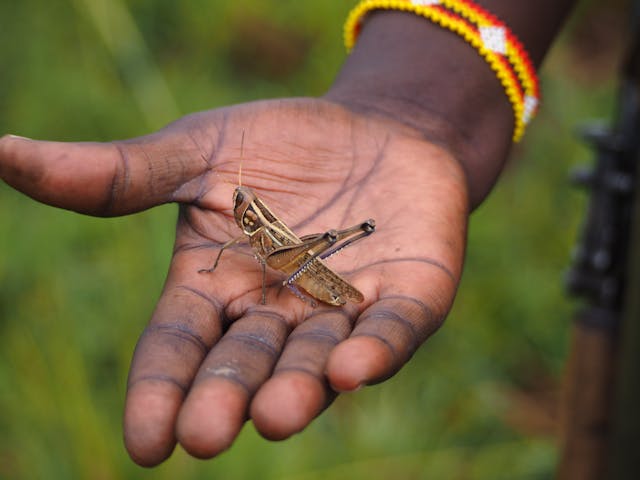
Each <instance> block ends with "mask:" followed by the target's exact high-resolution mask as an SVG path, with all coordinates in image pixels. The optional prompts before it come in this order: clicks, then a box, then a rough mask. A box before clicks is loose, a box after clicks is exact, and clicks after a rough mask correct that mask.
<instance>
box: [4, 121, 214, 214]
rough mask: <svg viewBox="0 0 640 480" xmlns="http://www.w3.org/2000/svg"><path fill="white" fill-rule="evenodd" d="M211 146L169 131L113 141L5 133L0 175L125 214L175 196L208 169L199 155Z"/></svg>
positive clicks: (55, 198)
mask: <svg viewBox="0 0 640 480" xmlns="http://www.w3.org/2000/svg"><path fill="white" fill-rule="evenodd" d="M209 148H212V147H209V146H207V147H202V149H201V148H200V147H195V146H194V145H193V142H188V141H187V140H186V138H185V136H184V135H182V134H175V135H170V134H169V133H167V132H164V133H162V134H160V133H158V134H154V135H149V136H147V137H141V138H139V139H135V140H130V141H127V142H114V143H63V142H48V141H37V140H30V139H26V138H22V137H15V136H11V135H7V136H4V137H2V138H1V139H0V177H1V178H2V179H4V180H5V181H6V182H7V183H8V184H9V185H11V186H13V187H14V188H16V189H18V190H20V191H22V192H23V193H25V194H27V195H29V196H30V197H32V198H34V199H36V200H38V201H41V202H43V203H47V204H49V205H53V206H56V207H61V208H66V209H69V210H74V211H76V212H80V213H86V214H91V215H98V216H113V215H122V214H126V213H132V212H136V211H140V210H144V209H146V208H150V207H152V206H155V205H159V204H162V203H166V202H169V201H171V200H173V199H174V195H175V192H176V191H178V189H180V188H181V187H183V186H184V185H185V184H186V183H187V182H189V180H192V179H193V178H196V177H197V176H198V175H200V174H201V173H202V172H203V171H204V170H205V169H206V167H207V164H206V162H205V161H203V160H202V159H200V158H199V157H200V156H202V155H203V154H204V153H203V151H200V150H208V149H209ZM207 154H208V155H210V151H209V152H208V153H207ZM194 157H195V161H194Z"/></svg>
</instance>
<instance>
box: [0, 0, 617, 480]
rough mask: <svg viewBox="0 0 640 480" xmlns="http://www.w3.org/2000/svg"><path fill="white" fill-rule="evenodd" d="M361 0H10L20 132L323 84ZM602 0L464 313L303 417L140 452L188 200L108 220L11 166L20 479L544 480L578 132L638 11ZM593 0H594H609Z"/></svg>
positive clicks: (530, 143) (11, 450) (573, 49)
mask: <svg viewBox="0 0 640 480" xmlns="http://www.w3.org/2000/svg"><path fill="white" fill-rule="evenodd" d="M353 3H354V2H342V1H327V0H307V1H305V2H300V1H293V0H279V1H276V0H262V1H258V0H219V1H214V0H194V1H191V2H176V1H174V0H171V1H169V0H128V1H124V0H60V1H55V2H51V1H47V0H23V1H21V2H17V1H11V0H0V134H3V133H16V134H20V135H26V136H32V137H36V138H46V139H56V140H113V139H117V138H127V137H132V136H136V135H141V134H144V133H147V132H149V131H152V130H154V129H157V128H159V127H161V126H163V125H164V124H166V123H167V122H169V121H171V120H173V119H175V118H177V117H178V116H180V115H182V114H186V113H189V112H192V111H196V110H203V109H208V108H212V107H217V106H222V105H227V104H230V103H235V102H244V101H248V100H252V99H257V98H265V97H275V96H295V95H319V94H322V93H323V92H324V91H325V89H326V88H327V87H328V86H329V84H330V82H331V79H332V78H333V76H334V75H335V73H336V71H337V70H338V68H339V66H340V64H341V62H342V60H343V59H344V57H345V53H344V50H343V48H342V45H341V24H342V21H343V19H344V17H345V15H346V13H347V11H348V9H349V8H350V6H351V5H352V4H353ZM601 3H605V2H584V3H583V4H582V6H581V8H580V9H579V11H578V12H577V15H575V16H574V18H573V20H572V22H571V23H570V25H569V27H568V28H567V29H566V30H565V33H564V34H563V38H562V39H561V40H560V41H559V42H558V44H557V45H556V47H555V48H554V50H553V51H552V53H551V55H550V57H549V58H548V61H547V63H546V65H545V68H544V69H543V73H542V78H543V91H544V97H545V99H544V107H543V110H542V112H541V114H540V115H539V117H538V119H537V121H535V122H534V123H533V125H532V127H531V128H530V130H529V132H528V134H527V136H526V137H525V140H524V142H523V143H522V145H520V146H518V147H517V148H516V149H515V150H514V153H513V155H512V158H511V162H510V164H509V166H508V168H507V170H506V172H505V174H504V176H503V179H502V182H501V183H500V185H499V186H498V188H497V189H496V190H495V191H494V193H493V194H492V195H491V197H490V198H489V199H488V200H487V201H486V202H485V204H484V205H483V206H482V207H481V208H480V209H479V210H478V211H477V212H476V213H475V214H474V215H473V217H472V221H471V223H472V225H471V231H470V238H469V250H468V259H467V267H466V271H465V275H464V279H463V283H462V286H461V289H460V292H459V294H458V299H457V303H456V305H455V308H454V310H453V312H452V313H451V315H450V318H449V320H448V322H447V324H446V325H445V327H444V328H443V329H442V330H441V331H440V332H438V334H437V335H435V337H433V338H432V339H431V340H430V341H429V342H428V343H427V344H426V345H425V346H424V347H423V348H422V349H421V350H420V351H419V352H418V353H417V354H416V356H415V358H414V360H413V361H412V362H411V363H410V364H409V365H408V366H407V367H406V368H404V369H403V370H402V371H401V372H400V373H399V374H398V375H397V376H396V377H395V378H393V379H391V380H390V381H388V382H386V383H384V384H382V385H379V386H376V387H370V388H366V389H364V390H362V391H360V392H357V393H355V394H350V395H345V396H342V397H341V398H340V399H339V400H338V401H337V402H336V403H335V404H334V405H333V406H332V407H331V408H330V410H329V411H327V412H326V413H324V414H323V415H322V416H321V417H320V418H319V419H318V420H317V421H316V422H315V423H314V424H313V425H312V426H311V427H309V428H308V429H307V430H306V431H304V432H303V433H301V434H299V435H297V436H296V437H294V438H292V439H290V440H288V441H285V442H281V443H271V442H267V441H266V440H263V439H261V438H260V437H259V436H258V435H257V434H256V432H255V431H254V429H253V427H252V426H251V425H250V424H248V425H246V427H245V428H244V430H243V432H242V433H241V435H240V437H239V439H238V441H237V443H236V444H235V445H234V446H233V448H232V449H231V450H230V451H229V452H227V453H225V454H224V455H223V456H221V457H220V458H218V459H215V460H212V461H205V462H203V461H198V460H194V459H191V458H190V457H188V456H187V455H186V454H185V453H184V452H183V451H181V450H180V449H179V448H178V449H177V450H176V452H175V453H174V455H173V457H172V458H171V459H170V460H169V461H167V462H166V463H165V464H163V465H162V466H160V467H158V468H156V469H154V470H152V471H149V470H144V469H142V468H139V467H137V466H136V465H135V464H134V463H133V462H132V461H131V460H130V459H129V458H128V456H127V454H126V452H125V450H124V448H123V446H122V441H121V436H122V433H121V415H122V407H123V398H124V391H125V381H126V375H127V368H128V362H129V359H130V357H131V354H132V350H133V347H134V344H135V341H136V338H137V336H138V334H139V333H140V332H141V330H142V329H143V327H144V325H145V323H146V321H147V318H148V317H149V315H150V312H151V310H152V308H153V306H154V302H155V300H156V298H157V297H158V294H159V291H160V288H161V286H162V282H163V277H164V274H165V271H166V269H167V266H168V262H169V256H170V252H171V247H172V237H173V226H174V221H175V217H176V207H175V206H166V207H162V208H158V209H154V210H152V211H149V212H146V213H143V214H140V215H135V216H131V217H127V218H119V219H106V220H105V219H92V218H88V217H83V216H80V215H77V214H73V213H68V212H64V211H60V210H56V209H52V208H48V207H45V206H42V205H39V204H37V203H35V202H33V201H31V200H29V199H28V198H25V197H23V196H21V195H20V194H18V193H16V192H15V191H13V190H11V189H10V188H9V187H7V186H6V185H4V184H1V183H0V252H2V254H1V255H0V285H1V288H0V478H10V479H14V478H15V479H37V478H42V479H69V478H83V479H84V478H91V479H105V480H106V479H121V478H123V479H126V478H154V479H156V478H160V479H162V478H167V479H174V478H181V479H200V478H224V479H249V478H260V479H286V480H303V479H304V480H315V479H318V480H319V479H346V478H348V479H367V480H376V479H386V478H398V479H420V478H446V479H450V478H451V479H502V478H504V479H519V478H526V479H537V478H548V477H549V476H550V475H551V474H552V472H553V469H554V465H555V462H556V458H557V444H556V421H557V406H556V402H557V396H558V382H559V378H560V376H561V373H562V365H563V361H564V358H565V355H566V345H567V339H568V327H569V325H570V317H571V312H572V310H573V307H574V306H573V305H572V303H571V302H570V301H569V300H567V299H566V297H565V295H564V293H563V290H562V281H561V277H562V272H563V270H564V269H565V268H566V266H567V264H568V258H569V255H570V250H571V245H572V242H573V241H574V239H575V237H576V232H577V229H578V226H579V223H580V218H581V214H582V212H581V209H582V208H583V206H584V197H583V195H582V194H580V193H579V192H577V191H575V190H572V189H571V188H569V186H568V184H567V181H566V173H567V171H568V169H569V168H570V166H572V165H575V164H578V163H582V162H585V161H588V159H589V158H590V157H589V154H588V151H587V150H586V149H585V148H584V147H582V146H581V145H580V144H579V143H578V142H577V141H576V140H575V137H574V135H573V130H574V128H575V126H576V125H577V124H578V123H579V122H580V121H581V120H584V119H587V118H591V117H598V116H605V117H607V116H608V115H609V113H610V111H611V105H612V87H613V86H614V84H615V83H614V76H613V71H614V70H615V65H616V61H617V58H619V51H620V47H621V41H622V40H621V38H622V33H621V32H622V31H623V30H624V28H623V27H624V13H622V10H621V7H620V5H619V3H621V2H609V3H607V5H599V4H601ZM592 4H593V5H592Z"/></svg>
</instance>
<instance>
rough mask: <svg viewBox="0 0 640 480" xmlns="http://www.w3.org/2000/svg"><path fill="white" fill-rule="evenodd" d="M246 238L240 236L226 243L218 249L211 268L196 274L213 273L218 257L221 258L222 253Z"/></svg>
mask: <svg viewBox="0 0 640 480" xmlns="http://www.w3.org/2000/svg"><path fill="white" fill-rule="evenodd" d="M246 238H247V237H245V236H244V235H242V236H241V237H237V238H232V239H231V240H229V241H228V242H226V243H225V244H224V245H222V247H221V248H220V251H219V252H218V256H217V257H216V261H215V262H214V263H213V267H211V268H201V269H200V270H198V273H211V272H213V271H214V270H215V269H216V267H217V266H218V262H219V261H220V257H221V256H222V252H224V251H225V250H226V249H227V248H229V247H230V246H232V245H235V244H236V243H238V242H241V241H242V240H245V239H246Z"/></svg>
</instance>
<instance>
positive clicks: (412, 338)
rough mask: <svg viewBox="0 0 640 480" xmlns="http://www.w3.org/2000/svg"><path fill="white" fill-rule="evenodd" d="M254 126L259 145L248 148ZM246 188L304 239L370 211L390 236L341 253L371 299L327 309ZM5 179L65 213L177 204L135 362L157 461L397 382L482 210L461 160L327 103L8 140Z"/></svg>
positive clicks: (140, 405)
mask: <svg viewBox="0 0 640 480" xmlns="http://www.w3.org/2000/svg"><path fill="white" fill-rule="evenodd" d="M243 132H244V138H245V139H244V146H243V148H242V149H241V138H242V135H243ZM240 164H242V183H243V184H244V185H247V186H249V187H251V188H253V189H254V190H255V191H256V192H257V193H258V195H259V196H260V197H261V198H262V199H263V200H264V201H265V202H266V203H267V205H269V206H270V208H271V209H272V210H273V211H274V212H275V213H276V214H277V215H279V216H280V218H281V219H282V220H283V221H284V222H286V223H287V224H288V225H289V226H290V227H291V228H292V229H293V230H294V231H295V232H296V233H298V234H300V235H304V234H310V233H316V232H323V231H326V230H328V229H330V228H336V229H337V228H345V227H347V226H351V225H354V224H357V223H360V222H362V221H364V220H366V219H367V218H374V219H375V220H376V225H377V229H376V232H375V233H374V234H373V235H371V236H369V237H366V238H365V239H363V240H361V241H360V242H358V243H355V244H354V245H352V246H350V247H349V248H348V249H345V250H344V251H342V252H341V253H340V254H338V255H336V256H335V257H332V258H331V260H329V265H330V266H331V268H332V269H334V270H336V271H339V272H342V273H343V274H344V275H345V276H346V277H347V278H348V280H349V281H350V282H351V283H352V284H353V285H355V286H356V287H357V288H358V289H359V290H361V291H362V292H363V294H364V296H365V301H364V302H363V303H362V304H347V305H346V306H344V307H342V308H337V307H330V306H318V307H316V308H312V307H311V306H310V304H309V303H305V302H303V301H301V300H300V299H298V298H296V297H295V296H294V295H292V294H291V293H290V292H289V291H288V289H286V288H283V287H282V280H283V276H282V275H280V274H278V272H274V271H269V272H268V276H267V284H268V288H267V299H266V305H262V304H261V303H260V301H261V281H262V279H261V269H260V266H259V264H258V262H256V260H255V259H254V258H253V257H252V255H251V252H250V250H249V249H248V247H247V248H245V247H241V246H240V247H233V248H230V249H229V250H227V251H225V253H224V255H223V256H222V258H221V261H220V264H219V266H218V268H217V269H216V270H215V271H214V272H212V273H198V271H199V270H200V269H203V268H209V267H211V265H212V262H213V260H214V258H215V256H216V254H217V252H218V251H219V248H220V246H221V245H222V244H223V243H224V242H226V241H227V240H229V239H230V238H233V237H237V236H238V235H240V233H241V232H240V231H239V229H238V227H237V226H236V224H235V222H234V220H233V213H232V208H231V207H232V204H231V198H232V194H233V190H234V187H235V185H236V183H237V178H238V170H239V168H240ZM0 177H2V178H3V179H4V180H5V181H6V182H7V183H9V184H10V185H12V186H14V187H15V188H17V189H18V190H21V191H22V192H24V193H26V194H27V195H29V196H31V197H33V198H35V199H36V200H39V201H41V202H45V203H47V204H50V205H55V206H58V207H62V208H66V209H70V210H74V211H77V212H82V213H86V214H90V215H98V216H113V215H124V214H128V213H133V212H137V211H140V210H143V209H147V208H151V207H153V206H155V205H159V204H163V203H167V202H177V203H179V204H180V214H179V219H178V224H177V229H176V243H175V249H174V255H173V259H172V262H171V267H170V270H169V273H168V276H167V279H166V284H165V286H164V289H163V292H162V295H161V298H160V300H159V302H158V305H157V307H156V309H155V311H154V313H153V315H152V318H151V320H150V322H149V324H148V326H147V327H146V329H145V330H144V332H143V333H142V335H141V337H140V340H139V342H138V345H137V347H136V350H135V354H134V356H133V360H132V364H131V371H130V375H129V381H128V393H127V400H126V407H125V420H124V430H125V443H126V446H127V449H128V451H129V453H130V454H131V456H132V458H133V459H134V460H135V461H136V462H138V463H139V464H141V465H147V466H151V465H155V464H158V463H160V462H162V461H163V460H164V459H166V458H167V457H168V456H169V455H170V454H171V452H172V450H173V448H174V446H175V444H176V442H180V444H181V445H182V446H183V447H184V448H185V449H186V450H187V451H188V452H189V453H190V454H192V455H194V456H197V457H212V456H215V455H217V454H218V453H220V452H222V451H223V450H225V449H226V448H228V447H229V446H230V445H231V444H232V442H233V440H234V438H235V437H236V435H237V434H238V432H239V431H240V429H241V427H242V425H243V423H244V421H245V420H247V419H248V418H250V419H251V420H252V421H253V422H254V424H255V426H256V428H257V429H258V431H260V432H261V434H262V435H264V436H265V437H266V438H269V439H274V440H277V439H284V438H286V437H288V436H290V435H292V434H294V433H296V432H298V431H300V430H302V429H303V428H304V427H305V426H306V425H308V424H309V423H310V422H311V421H312V420H313V419H314V418H315V417H316V416H317V415H318V414H320V412H321V411H322V410H323V409H324V408H326V407H327V406H328V405H329V404H330V403H331V402H332V400H333V399H334V398H335V396H336V392H344V391H352V390H355V389H357V388H359V387H361V386H363V385H369V384H372V383H376V382H380V381H382V380H384V379H386V378H388V377H390V376H392V375H393V374H394V373H395V372H397V371H398V370H399V369H400V368H401V367H402V365H403V364H404V363H405V362H407V361H408V360H409V359H410V358H411V356H412V354H413V353H414V352H415V350H416V349H417V348H418V346H419V345H420V344H421V343H422V342H424V341H425V339H427V338H428V337H429V335H431V334H432V333H433V332H434V331H435V330H436V329H437V328H438V327H439V326H440V324H441V323H442V321H443V319H444V317H445V315H446V313H447V311H448V309H449V307H450V305H451V302H452V300H453V296H454V293H455V290H456V286H457V284H458V280H459V277H460V272H461V264H462V258H463V251H464V241H465V230H466V222H467V215H468V207H467V190H466V188H467V187H466V183H465V177H464V174H463V173H462V169H461V167H460V166H459V164H458V162H457V161H456V159H454V158H453V157H452V156H451V155H450V154H449V153H447V151H446V150H445V149H443V148H441V147H436V146H435V145H433V144H430V143H428V142H426V141H424V140H423V138H422V137H421V136H419V135H418V134H417V133H416V132H415V131H413V130H411V129H410V128H408V127H405V126H402V125H400V124H399V123H394V122H393V121H392V120H389V119H383V118H379V117H376V116H373V115H369V116H360V115H358V114H355V113H352V112H350V111H348V110H347V109H345V108H343V107H341V106H340V105H338V104H336V103H331V102H328V101H325V100H315V99H297V100H279V101H267V102H259V103H253V104H246V105H241V106H236V107H230V108H225V109H219V110H212V111H208V112H203V113H197V114H194V115H190V116H187V117H185V118H183V119H181V120H179V121H177V122H175V123H173V124H171V125H169V126H168V127H166V128H164V129H163V130H161V131H159V132H157V133H155V134H152V135H149V136H146V137H142V138H138V139H134V140H129V141H123V142H113V143H105V144H98V143H77V144H72V143H69V144H65V143H57V142H38V141H32V140H27V139H22V138H19V137H12V136H6V137H4V138H2V139H1V140H0Z"/></svg>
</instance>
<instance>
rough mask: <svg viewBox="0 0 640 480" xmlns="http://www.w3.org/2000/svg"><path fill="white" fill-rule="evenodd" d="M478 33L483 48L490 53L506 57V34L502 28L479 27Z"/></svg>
mask: <svg viewBox="0 0 640 480" xmlns="http://www.w3.org/2000/svg"><path fill="white" fill-rule="evenodd" d="M478 31H479V32H480V38H482V41H483V42H484V46H485V47H487V48H488V49H489V50H491V51H492V52H496V53H500V54H502V55H506V53H507V32H506V30H505V29H504V28H503V27H480V28H479V29H478Z"/></svg>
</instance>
